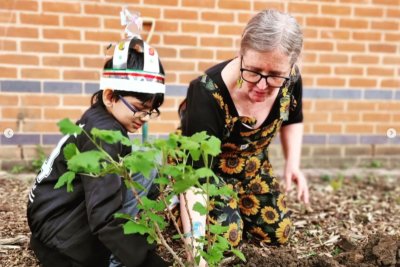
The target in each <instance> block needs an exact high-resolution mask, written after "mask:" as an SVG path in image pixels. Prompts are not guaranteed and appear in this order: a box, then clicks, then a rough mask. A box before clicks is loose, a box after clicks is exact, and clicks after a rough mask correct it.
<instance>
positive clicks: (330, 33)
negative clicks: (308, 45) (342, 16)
mask: <svg viewBox="0 0 400 267" xmlns="http://www.w3.org/2000/svg"><path fill="white" fill-rule="evenodd" d="M321 38H322V39H334V40H335V39H340V40H349V39H350V32H349V31H337V30H330V29H329V30H328V29H327V30H324V31H322V32H321Z"/></svg>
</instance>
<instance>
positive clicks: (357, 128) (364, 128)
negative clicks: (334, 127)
mask: <svg viewBox="0 0 400 267" xmlns="http://www.w3.org/2000/svg"><path fill="white" fill-rule="evenodd" d="M344 132H346V133H349V134H350V133H361V134H372V133H373V132H374V127H373V126H372V125H370V124H365V123H362V124H353V123H352V124H348V125H345V126H344Z"/></svg>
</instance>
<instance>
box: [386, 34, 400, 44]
mask: <svg viewBox="0 0 400 267" xmlns="http://www.w3.org/2000/svg"><path fill="white" fill-rule="evenodd" d="M385 41H388V42H400V34H398V33H385Z"/></svg>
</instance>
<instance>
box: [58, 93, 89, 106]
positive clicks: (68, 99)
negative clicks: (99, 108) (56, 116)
mask: <svg viewBox="0 0 400 267" xmlns="http://www.w3.org/2000/svg"><path fill="white" fill-rule="evenodd" d="M90 98H91V96H89V95H86V96H81V95H73V96H69V95H64V96H63V98H62V105H63V106H80V107H83V108H84V109H86V108H87V107H89V106H90Z"/></svg>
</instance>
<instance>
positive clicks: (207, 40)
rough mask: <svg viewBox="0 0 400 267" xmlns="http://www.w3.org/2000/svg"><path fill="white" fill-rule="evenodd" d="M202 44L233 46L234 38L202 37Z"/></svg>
mask: <svg viewBox="0 0 400 267" xmlns="http://www.w3.org/2000/svg"><path fill="white" fill-rule="evenodd" d="M200 45H201V46H212V47H232V45H233V40H232V38H228V37H200Z"/></svg>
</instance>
